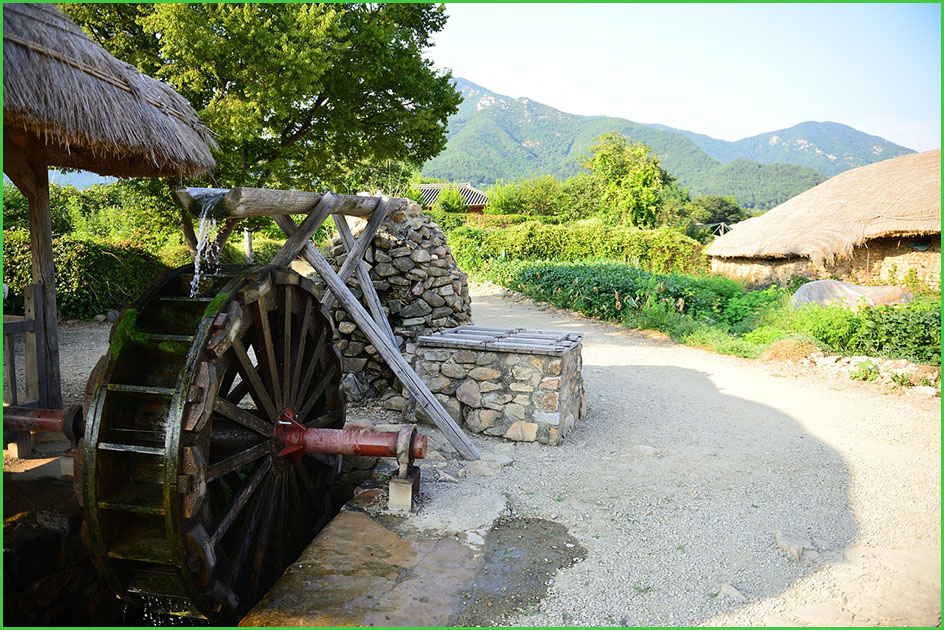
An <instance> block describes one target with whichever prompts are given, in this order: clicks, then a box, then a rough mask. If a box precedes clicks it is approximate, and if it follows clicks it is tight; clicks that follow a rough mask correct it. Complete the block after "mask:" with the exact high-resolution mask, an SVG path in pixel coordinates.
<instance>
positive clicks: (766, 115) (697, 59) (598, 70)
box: [428, 4, 941, 151]
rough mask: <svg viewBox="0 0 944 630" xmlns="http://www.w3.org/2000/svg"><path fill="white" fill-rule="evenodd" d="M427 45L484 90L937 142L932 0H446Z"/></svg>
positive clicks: (937, 44) (718, 128)
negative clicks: (726, 0)
mask: <svg viewBox="0 0 944 630" xmlns="http://www.w3.org/2000/svg"><path fill="white" fill-rule="evenodd" d="M446 10H447V14H448V15H449V20H448V22H447V24H446V27H445V29H444V30H443V31H442V32H441V33H439V34H437V36H436V38H435V45H434V46H433V48H431V49H430V51H429V53H428V56H429V57H430V58H431V59H432V60H433V62H434V63H435V64H436V65H437V66H438V67H440V68H451V69H452V71H453V74H454V75H455V76H459V77H464V78H466V79H469V80H470V81H473V82H475V83H478V84H480V85H482V86H484V87H486V88H488V89H490V90H492V91H494V92H498V93H500V94H506V95H508V96H513V97H521V96H527V97H528V98H531V99H534V100H536V101H539V102H541V103H545V104H547V105H550V106H552V107H555V108H557V109H560V110H563V111H566V112H569V113H574V114H587V115H592V114H605V115H609V116H619V117H622V118H628V119H630V120H633V121H636V122H644V123H662V124H665V125H670V126H672V127H678V128H681V129H688V130H691V131H696V132H699V133H704V134H708V135H710V136H713V137H715V138H721V139H724V140H738V139H740V138H744V137H747V136H751V135H754V134H758V133H762V132H765V131H773V130H775V129H782V128H784V127H789V126H792V125H795V124H797V123H799V122H803V121H806V120H817V121H825V120H828V121H834V122H840V123H844V124H847V125H851V126H853V127H855V128H857V129H860V130H862V131H865V132H867V133H871V134H875V135H878V136H882V137H883V138H886V139H888V140H891V141H892V142H895V143H898V144H901V145H904V146H906V147H909V148H912V149H916V150H919V151H923V150H928V149H936V148H940V146H941V6H940V5H939V4H933V5H932V4H923V5H917V4H895V5H885V4H878V5H875V4H872V5H862V4H839V5H835V4H834V5H798V4H791V5H747V4H736V5H705V4H700V5H670V4H660V5H649V4H447V5H446Z"/></svg>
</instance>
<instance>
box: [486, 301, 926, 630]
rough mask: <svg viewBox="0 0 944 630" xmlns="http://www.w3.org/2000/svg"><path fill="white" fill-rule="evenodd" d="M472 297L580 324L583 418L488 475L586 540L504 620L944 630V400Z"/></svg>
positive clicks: (526, 321) (524, 511)
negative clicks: (529, 607)
mask: <svg viewBox="0 0 944 630" xmlns="http://www.w3.org/2000/svg"><path fill="white" fill-rule="evenodd" d="M472 293H473V300H474V301H473V315H474V319H475V323H476V324H478V325H487V326H508V327H513V326H523V327H533V328H544V329H563V330H577V331H580V332H582V333H583V334H584V348H583V359H584V375H583V376H584V381H585V386H586V390H587V409H588V413H587V418H586V420H585V421H584V422H583V423H582V424H580V425H578V427H577V428H576V430H574V431H573V432H572V433H570V434H569V435H568V436H567V439H566V442H565V444H564V445H562V446H561V447H559V448H552V447H542V446H538V445H524V444H519V445H517V446H516V447H515V454H514V459H515V461H514V463H513V464H512V465H509V466H506V467H505V468H503V469H502V472H501V473H500V474H498V475H496V476H494V477H490V478H488V479H487V480H484V479H483V480H482V482H483V483H485V484H488V485H490V486H492V487H494V488H496V489H498V490H500V491H501V492H503V493H504V494H505V496H506V497H507V500H508V504H509V506H510V507H511V509H512V510H514V511H515V512H516V513H518V514H520V515H523V516H534V517H540V518H546V519H552V520H555V521H558V522H560V523H562V524H564V525H566V526H567V528H568V530H569V532H570V534H571V535H573V536H575V537H576V538H577V539H578V540H579V541H580V542H581V544H583V545H584V546H585V547H586V548H587V550H588V557H587V559H586V560H584V561H583V562H581V563H579V564H578V565H576V566H575V567H573V568H571V569H567V570H563V571H561V572H560V574H559V575H558V577H557V579H556V581H555V584H554V586H553V588H552V590H551V593H550V595H549V597H548V598H547V599H546V600H545V601H544V602H543V605H542V606H541V608H540V611H539V612H537V614H533V615H527V616H525V615H519V616H516V617H514V618H510V619H507V620H506V621H507V622H508V623H509V624H510V625H537V626H547V625H560V624H564V625H614V624H615V625H795V624H797V623H800V624H804V625H805V624H811V625H848V624H856V625H858V624H865V625H889V624H891V625H909V624H910V625H914V624H917V625H938V624H939V622H940V601H941V600H940V576H941V570H940V549H941V546H940V530H941V512H940V496H941V485H940V480H941V467H940V466H941V454H940V444H941V435H940V412H939V402H940V401H939V400H937V399H934V400H920V399H917V398H915V397H907V396H899V397H894V396H889V395H886V394H883V393H881V392H880V391H878V390H877V388H874V387H869V386H867V385H860V384H858V383H853V382H850V381H841V380H838V379H834V380H824V379H817V378H813V377H810V376H805V375H802V374H791V373H789V372H787V371H785V369H784V367H783V366H777V365H767V364H763V363H759V362H755V361H746V360H742V359H737V358H733V357H726V356H721V355H717V354H713V353H709V352H706V351H701V350H697V349H693V348H688V347H684V346H679V345H676V344H674V343H671V342H668V341H665V340H662V339H659V338H655V337H652V336H647V335H644V334H641V333H638V332H630V331H625V330H622V329H620V328H618V327H616V326H612V325H609V324H604V323H601V322H597V321H594V320H589V319H586V318H581V317H578V316H575V315H573V314H570V313H565V312H562V311H557V310H556V309H553V308H550V307H542V306H537V305H535V304H534V303H532V302H530V301H529V300H524V299H521V298H517V299H515V298H512V297H509V295H508V294H507V293H506V292H504V291H502V290H500V289H496V288H494V287H488V286H482V285H480V286H476V287H473V291H472ZM492 441H494V440H490V442H492ZM775 531H779V532H781V537H782V544H783V546H784V547H786V548H789V547H790V545H791V544H792V545H793V548H794V551H795V552H800V551H801V548H802V547H805V549H802V552H801V555H800V558H799V560H797V559H795V558H794V557H792V556H791V555H789V554H788V553H787V552H786V551H784V549H783V548H781V547H779V546H778V543H777V541H776V540H775V534H774V532H775ZM791 540H792V542H791Z"/></svg>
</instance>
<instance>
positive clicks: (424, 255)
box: [410, 249, 430, 263]
mask: <svg viewBox="0 0 944 630" xmlns="http://www.w3.org/2000/svg"><path fill="white" fill-rule="evenodd" d="M410 259H411V260H412V261H413V262H415V263H424V262H429V260H430V257H429V252H427V251H426V250H425V249H414V250H413V252H412V253H411V254H410Z"/></svg>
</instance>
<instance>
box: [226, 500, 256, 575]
mask: <svg viewBox="0 0 944 630" xmlns="http://www.w3.org/2000/svg"><path fill="white" fill-rule="evenodd" d="M264 496H265V488H263V491H262V492H258V493H256V494H254V495H253V497H252V505H250V506H249V510H250V511H249V513H248V518H246V519H245V520H244V521H243V524H242V526H241V527H240V528H239V533H238V535H237V536H236V547H237V549H238V551H237V552H236V558H235V559H234V560H233V564H232V565H230V569H229V582H228V583H229V584H232V585H235V584H236V583H237V580H238V579H239V573H240V570H241V569H243V568H244V567H243V563H244V562H245V561H246V556H247V555H248V554H249V549H250V548H251V547H252V542H253V539H254V538H255V536H256V535H257V534H258V531H257V528H256V524H257V523H258V522H259V515H260V514H261V513H262V510H261V509H260V504H261V503H262V501H263V498H264Z"/></svg>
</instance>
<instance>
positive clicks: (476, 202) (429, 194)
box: [420, 182, 488, 213]
mask: <svg viewBox="0 0 944 630" xmlns="http://www.w3.org/2000/svg"><path fill="white" fill-rule="evenodd" d="M450 187H455V188H456V190H458V191H459V194H460V195H461V196H462V201H463V202H465V205H467V206H468V207H469V210H468V211H469V212H476V213H481V212H482V211H483V210H484V209H485V204H487V203H488V196H487V195H486V194H485V193H484V192H482V191H481V190H479V189H478V188H473V187H472V182H461V183H459V184H420V193H421V194H422V195H423V207H424V208H431V207H433V205H435V204H436V200H437V199H439V192H440V191H441V190H442V189H443V188H450Z"/></svg>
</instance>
